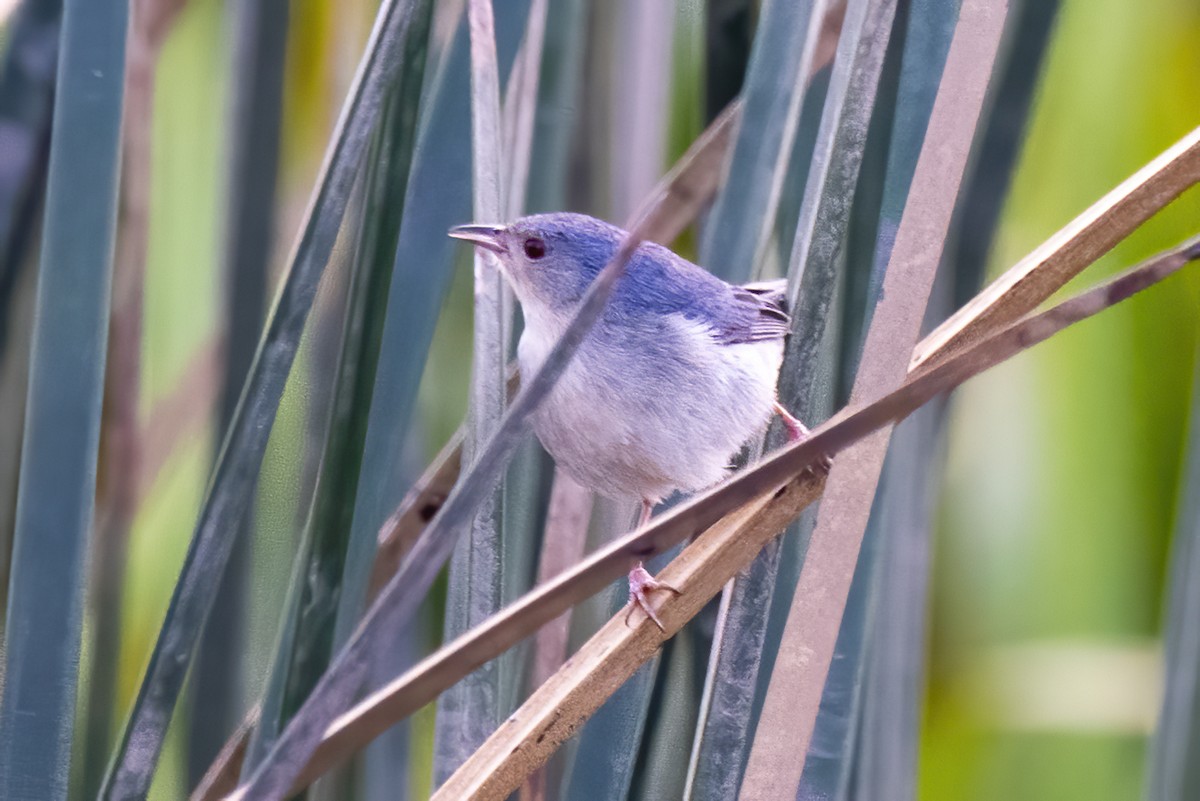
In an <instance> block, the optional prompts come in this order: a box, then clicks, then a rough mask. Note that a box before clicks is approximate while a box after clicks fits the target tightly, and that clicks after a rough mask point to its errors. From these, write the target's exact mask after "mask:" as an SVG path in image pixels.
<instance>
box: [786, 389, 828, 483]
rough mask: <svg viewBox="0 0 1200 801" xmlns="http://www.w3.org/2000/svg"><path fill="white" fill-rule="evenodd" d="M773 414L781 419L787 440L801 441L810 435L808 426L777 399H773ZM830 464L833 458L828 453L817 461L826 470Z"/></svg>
mask: <svg viewBox="0 0 1200 801" xmlns="http://www.w3.org/2000/svg"><path fill="white" fill-rule="evenodd" d="M775 414H777V415H779V418H780V420H782V421H783V426H784V428H786V429H787V432H788V442H803V441H804V440H806V439H808V438H809V437H810V436H811V435H812V432H811V431H809V430H808V426H806V425H804V423H801V422H800V421H799V420H797V419H796V418H795V417H794V416H793V415H792V413H791V412H789V411H788V410H787V409H785V408H784V406H783V404H782V403H780V402H779V401H775ZM832 464H833V460H832V459H831V458H830V457H829V455H828V454H826V455H825V456H824V457H822V459H821V461H820V462H818V463H817V465H818V466H820V467H823V468H825V469H826V470H828V469H829V467H830V465H832Z"/></svg>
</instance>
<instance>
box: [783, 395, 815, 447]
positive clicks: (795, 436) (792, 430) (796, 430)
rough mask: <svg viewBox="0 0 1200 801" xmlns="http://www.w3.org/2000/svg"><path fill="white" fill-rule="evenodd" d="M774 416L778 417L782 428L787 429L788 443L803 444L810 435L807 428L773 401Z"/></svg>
mask: <svg viewBox="0 0 1200 801" xmlns="http://www.w3.org/2000/svg"><path fill="white" fill-rule="evenodd" d="M775 414H777V415H779V419H780V420H782V421H783V427H784V428H786V429H787V432H788V442H803V441H804V440H806V439H808V435H809V434H811V433H812V432H811V431H809V430H808V426H806V425H804V423H801V422H800V421H799V420H798V419H796V417H795V416H793V415H792V413H791V412H789V411H788V410H787V409H786V408H784V405H783V404H782V403H780V402H779V401H775Z"/></svg>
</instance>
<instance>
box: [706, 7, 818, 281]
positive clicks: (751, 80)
mask: <svg viewBox="0 0 1200 801" xmlns="http://www.w3.org/2000/svg"><path fill="white" fill-rule="evenodd" d="M827 5H828V2H827V0H767V2H765V3H764V4H763V8H762V10H761V11H760V14H759V22H758V30H757V32H756V33H755V37H754V49H753V50H752V51H751V55H750V63H749V66H748V68H747V70H746V83H745V86H744V87H743V90H742V98H743V103H744V110H743V112H742V120H741V124H740V125H739V127H738V133H737V141H736V143H735V144H734V148H733V156H732V157H731V159H730V162H729V173H728V180H727V182H726V184H725V186H724V187H723V188H722V189H721V192H720V194H718V195H717V200H716V203H715V204H714V205H713V209H712V212H711V214H710V215H709V220H708V224H707V225H706V227H705V231H704V238H703V239H702V241H701V246H700V257H701V263H703V264H704V265H705V266H706V267H707V268H708V269H710V270H711V271H712V272H713V273H715V274H717V275H719V276H720V277H722V278H724V279H725V280H727V281H731V282H734V283H739V282H742V281H746V280H749V278H750V276H752V275H754V274H755V272H756V270H755V265H757V264H758V263H759V261H760V260H761V259H762V257H763V254H764V252H765V250H766V246H767V242H768V240H769V238H770V233H771V230H772V228H773V227H774V224H775V212H776V208H777V205H778V203H779V197H780V194H781V192H782V190H783V180H784V177H785V175H786V173H787V162H788V157H789V156H790V155H791V152H792V141H793V139H794V138H795V136H796V131H797V129H798V126H799V123H800V113H799V112H800V106H801V101H802V100H803V97H804V91H805V90H806V89H807V88H808V84H809V81H810V79H811V76H812V73H813V69H814V63H813V61H814V55H815V53H816V48H817V42H818V40H819V34H820V29H821V22H822V20H823V19H824V16H825V9H826V6H827Z"/></svg>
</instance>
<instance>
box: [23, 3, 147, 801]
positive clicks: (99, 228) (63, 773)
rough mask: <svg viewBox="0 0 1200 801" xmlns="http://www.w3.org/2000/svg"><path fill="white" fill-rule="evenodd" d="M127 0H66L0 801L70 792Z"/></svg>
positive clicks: (109, 273) (25, 457)
mask: <svg viewBox="0 0 1200 801" xmlns="http://www.w3.org/2000/svg"><path fill="white" fill-rule="evenodd" d="M128 12H129V9H128V5H127V3H126V2H125V0H87V1H85V0H71V2H68V3H67V4H66V7H65V9H64V14H63V29H62V48H61V52H60V53H59V63H58V85H57V88H56V93H55V103H54V119H55V123H54V132H53V134H52V136H51V144H50V167H49V177H48V185H47V197H46V212H45V223H44V228H43V241H42V252H41V263H40V272H39V276H38V288H37V300H36V315H35V318H34V338H33V350H32V355H31V364H30V371H31V375H30V379H29V394H28V401H27V405H26V417H25V436H24V442H23V445H22V452H21V472H20V486H19V489H18V501H17V518H16V529H15V543H14V553H13V571H12V583H11V585H10V588H9V604H8V618H7V620H8V622H7V626H6V629H5V649H4V653H5V673H4V689H3V697H2V698H0V797H4V798H39V799H62V798H65V797H66V794H67V782H68V774H69V765H70V758H71V743H72V739H73V730H74V722H75V692H76V686H77V684H78V668H79V648H80V636H81V631H82V622H83V621H82V617H83V593H84V586H85V582H84V565H85V563H86V555H87V545H88V535H89V532H90V531H91V526H92V513H93V509H94V505H95V488H96V459H97V451H98V447H99V437H100V407H101V398H102V393H103V387H104V364H105V347H106V343H107V340H108V316H109V299H110V288H111V282H112V267H113V241H114V236H115V227H116V217H117V187H118V183H119V172H120V170H119V165H120V132H121V114H122V98H123V90H124V79H125V34H126V27H127V24H128Z"/></svg>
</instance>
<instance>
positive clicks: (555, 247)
mask: <svg viewBox="0 0 1200 801" xmlns="http://www.w3.org/2000/svg"><path fill="white" fill-rule="evenodd" d="M623 233H624V232H622V231H621V229H620V228H617V227H616V226H613V225H609V224H608V223H606V222H603V221H601V220H597V219H595V218H593V217H588V216H587V215H585V214H570V213H565V212H559V213H555V214H535V215H533V216H530V217H522V218H521V219H519V220H517V221H516V222H514V223H511V224H510V225H460V226H458V227H457V228H451V229H450V236H452V237H455V238H456V239H463V240H466V241H468V242H472V243H474V244H475V245H476V246H477V247H481V248H486V249H487V250H490V251H492V252H493V253H495V254H496V256H497V258H498V259H499V261H500V267H501V269H502V270H503V271H504V274H505V276H506V277H507V278H508V280H509V282H510V283H511V284H512V285H513V290H514V291H515V292H516V295H517V299H518V300H520V301H521V305H522V306H523V307H525V312H526V314H529V313H530V312H534V313H536V312H537V311H540V310H545V311H547V312H551V313H554V314H556V315H562V314H566V313H569V312H570V311H571V310H572V309H573V308H574V307H575V306H576V305H577V304H578V303H579V300H580V298H582V297H583V293H584V292H585V291H586V290H587V288H588V285H590V284H591V282H592V280H593V279H594V278H595V277H596V275H597V274H598V273H599V272H600V270H602V269H603V268H604V265H605V264H607V263H608V262H609V260H610V259H612V257H613V255H614V254H615V253H616V251H617V246H618V245H619V244H620V241H621V237H622V235H623Z"/></svg>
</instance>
